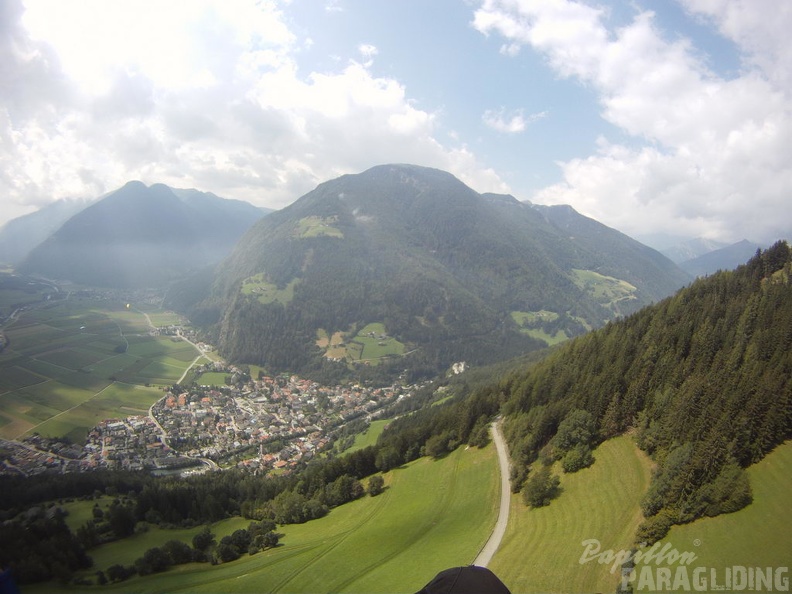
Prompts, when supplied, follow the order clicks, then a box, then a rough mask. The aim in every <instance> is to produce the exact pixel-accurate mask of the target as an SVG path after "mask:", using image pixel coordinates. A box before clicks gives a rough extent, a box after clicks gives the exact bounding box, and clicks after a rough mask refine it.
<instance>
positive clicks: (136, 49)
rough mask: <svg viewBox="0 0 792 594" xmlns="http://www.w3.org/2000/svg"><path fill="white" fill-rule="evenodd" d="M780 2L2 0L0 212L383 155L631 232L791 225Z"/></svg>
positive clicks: (269, 200) (269, 181) (245, 191)
mask: <svg viewBox="0 0 792 594" xmlns="http://www.w3.org/2000/svg"><path fill="white" fill-rule="evenodd" d="M791 30H792V2H788V1H787V0H783V1H781V2H779V1H778V0H678V1H672V0H668V1H663V2H658V1H657V0H631V1H627V0H618V1H617V0H613V1H609V0H602V1H596V0H591V1H573V0H291V1H282V2H275V1H268V0H257V1H253V0H250V1H248V0H134V1H132V0H0V224H2V223H4V222H6V221H7V220H9V219H11V218H14V217H17V216H20V215H22V214H25V213H27V212H31V211H34V210H36V209H37V208H40V207H41V206H43V205H45V204H47V203H49V202H51V201H53V200H56V199H60V198H93V197H97V196H100V195H102V194H104V193H107V192H110V191H112V190H115V189H117V188H118V187H120V186H122V185H123V184H124V183H126V182H127V181H129V180H132V179H139V180H141V181H143V182H145V183H147V184H152V183H165V184H168V185H170V186H172V187H179V188H197V189H199V190H203V191H210V192H214V193H215V194H218V195H220V196H223V197H226V198H237V199H242V200H247V201H249V202H252V203H254V204H256V205H259V206H267V207H270V208H282V207H284V206H286V205H288V204H289V203H291V202H293V201H294V200H296V199H297V198H299V197H300V196H301V195H303V194H305V193H306V192H308V191H310V190H311V189H313V188H314V187H315V186H316V185H317V184H319V183H321V182H323V181H326V180H328V179H332V178H335V177H338V176H339V175H343V174H346V173H358V172H361V171H364V170H366V169H368V168H370V167H373V166H375V165H380V164H383V163H414V164H418V165H425V166H429V167H437V168H440V169H444V170H446V171H449V172H451V173H453V174H454V175H456V176H457V177H459V178H460V179H461V180H462V181H464V182H465V183H467V184H468V185H469V186H471V187H472V188H473V189H475V190H477V191H479V192H499V193H510V194H512V195H514V196H515V197H516V198H518V199H520V200H530V201H531V202H534V203H538V204H570V205H572V206H573V207H574V208H575V209H576V210H578V211H579V212H580V213H582V214H584V215H586V216H590V217H592V218H594V219H596V220H598V221H600V222H602V223H604V224H606V225H608V226H610V227H613V228H615V229H618V230H620V231H622V232H624V233H627V234H629V235H632V236H633V237H646V236H648V235H649V234H672V235H674V236H684V237H705V238H708V239H712V240H719V241H724V242H733V241H738V240H741V239H744V238H746V239H750V240H752V241H757V242H760V243H770V242H772V241H774V240H776V239H779V238H790V237H792V208H790V207H791V206H792V36H790V35H789V34H788V31H791Z"/></svg>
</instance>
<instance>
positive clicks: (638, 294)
mask: <svg viewBox="0 0 792 594" xmlns="http://www.w3.org/2000/svg"><path fill="white" fill-rule="evenodd" d="M689 280H690V277H688V276H687V275H686V274H685V273H684V272H683V271H681V270H680V269H679V268H677V267H676V266H675V265H674V264H673V263H672V262H671V261H670V260H668V259H667V258H666V257H665V256H663V255H661V254H660V253H658V252H657V251H655V250H653V249H651V248H648V247H646V246H644V245H642V244H640V243H638V242H637V241H634V240H632V239H630V238H629V237H627V236H626V235H623V234H622V233H619V232H618V231H615V230H613V229H610V228H608V227H606V226H604V225H602V224H600V223H597V222H596V221H594V220H592V219H589V218H586V217H584V216H582V215H580V214H579V213H577V212H575V211H574V210H573V209H572V208H571V207H568V206H553V207H545V206H535V205H532V204H526V203H522V202H520V201H518V200H517V199H515V198H514V197H512V196H506V195H497V194H479V193H477V192H475V191H474V190H472V189H471V188H469V187H467V186H466V185H464V184H463V183H462V182H461V181H459V180H458V179H457V178H455V177H454V176H452V175H451V174H449V173H446V172H443V171H439V170H436V169H429V168H425V167H418V166H414V165H383V166H378V167H374V168H372V169H369V170H368V171H365V172H363V173H361V174H357V175H345V176H342V177H340V178H338V179H335V180H331V181H328V182H325V183H323V184H321V185H319V186H318V187H317V188H316V189H315V190H313V191H311V192H309V193H308V194H306V195H305V196H303V197H301V198H299V199H298V200H297V201H295V202H294V203H292V204H291V205H290V206H288V207H286V208H284V209H283V210H280V211H278V212H275V213H272V214H270V215H269V216H267V217H266V218H264V219H262V220H260V221H259V222H258V223H257V224H256V225H255V226H254V227H252V228H251V229H250V230H249V231H248V232H247V233H246V234H245V235H244V236H243V238H242V239H241V240H240V242H239V243H238V245H237V246H236V248H235V249H234V251H233V253H232V254H231V255H230V256H229V257H228V259H226V260H225V261H224V262H223V263H222V264H221V265H220V266H218V267H217V269H216V273H215V274H214V276H213V277H212V278H211V279H208V280H207V282H206V292H205V294H204V295H203V296H202V298H199V296H198V295H196V294H195V293H194V292H192V293H193V294H192V295H191V296H190V299H188V300H191V301H192V302H191V303H187V302H185V301H182V302H181V303H175V305H180V306H182V307H188V308H189V309H190V312H191V316H192V317H193V319H200V320H201V321H202V322H204V323H207V324H213V328H214V330H213V331H214V334H215V336H214V339H215V340H216V341H217V342H218V343H219V346H220V349H221V351H222V352H223V353H224V354H225V355H226V356H227V357H228V358H230V359H231V360H236V361H244V362H248V363H259V364H263V365H266V366H268V367H269V368H270V369H274V370H278V369H291V370H294V371H301V372H305V371H306V370H307V369H311V368H314V369H315V368H317V367H322V366H326V365H327V364H328V363H329V362H331V361H334V362H335V364H340V365H342V366H345V365H346V364H348V363H354V362H356V361H357V362H359V363H364V364H367V365H375V364H383V363H384V364H386V365H387V364H388V363H393V364H394V366H395V367H397V368H404V367H406V366H407V365H406V364H405V362H404V359H403V358H402V357H400V355H402V354H405V353H411V354H410V358H411V359H410V360H411V361H412V366H413V367H415V366H418V367H422V368H425V369H426V370H427V371H431V372H436V371H437V370H438V369H442V368H443V367H444V366H447V365H449V364H450V363H451V362H453V361H460V360H465V361H468V362H470V363H484V362H490V361H495V360H502V359H503V358H505V357H508V356H512V355H516V354H519V353H523V352H525V351H527V350H531V349H536V348H540V347H545V346H547V344H548V343H552V342H555V341H558V340H562V339H564V338H567V337H570V336H574V335H577V334H581V333H583V332H585V331H587V330H589V329H591V328H596V327H599V326H602V325H603V324H604V323H606V322H607V321H608V320H611V319H613V318H614V317H617V316H620V315H624V314H628V313H631V312H634V311H636V310H638V309H639V308H641V307H642V306H644V305H646V304H648V303H651V302H654V301H657V300H659V299H661V298H663V297H665V296H667V295H669V294H671V293H672V292H674V291H675V290H677V289H678V288H680V287H681V286H683V285H684V284H686V283H687V282H689ZM184 293H185V292H183V293H182V295H184ZM370 324H377V325H376V326H373V327H369V329H368V330H367V333H368V334H370V336H368V335H367V336H361V335H360V332H361V331H362V330H363V329H364V328H366V327H367V325H370ZM375 335H376V336H375ZM372 338H373V339H375V342H376V343H377V346H378V347H380V349H379V351H378V349H377V348H373V346H372V348H370V349H369V350H370V352H371V353H372V355H371V356H368V357H367V356H366V355H365V348H366V345H367V344H368V341H369V340H371V339H372ZM369 346H371V345H369ZM361 349H363V351H364V353H362V354H361V352H360V351H361ZM378 352H379V353H380V354H379V356H375V355H374V354H376V353H378Z"/></svg>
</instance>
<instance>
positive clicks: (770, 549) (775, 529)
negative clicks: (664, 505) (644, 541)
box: [663, 441, 792, 575]
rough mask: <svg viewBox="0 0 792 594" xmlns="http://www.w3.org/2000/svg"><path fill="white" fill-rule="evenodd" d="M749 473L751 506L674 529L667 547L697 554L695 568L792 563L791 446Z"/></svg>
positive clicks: (666, 539) (778, 565)
mask: <svg viewBox="0 0 792 594" xmlns="http://www.w3.org/2000/svg"><path fill="white" fill-rule="evenodd" d="M748 474H749V476H750V480H751V488H752V489H753V497H754V500H753V503H752V504H751V505H749V506H748V507H746V508H744V509H741V510H740V511H738V512H735V513H733V514H726V515H722V516H718V517H715V518H703V519H700V520H697V521H695V522H693V523H691V524H687V525H685V526H675V527H674V528H672V529H671V532H669V534H668V536H667V537H666V538H664V539H663V542H664V543H671V544H672V546H673V547H674V548H675V549H677V550H678V551H679V552H686V551H691V552H693V553H695V554H696V556H697V557H698V559H696V561H695V562H694V563H693V564H692V565H691V566H692V567H711V568H712V567H714V568H725V567H731V566H735V565H742V566H744V567H749V566H750V567H788V566H789V565H790V563H792V538H790V533H789V529H790V521H789V503H790V493H792V441H788V442H786V443H784V444H783V445H781V446H779V447H777V448H776V449H775V450H774V451H773V452H771V453H770V454H769V455H768V456H766V457H765V459H764V460H762V461H761V462H759V463H757V464H754V465H753V466H752V467H751V468H749V469H748ZM719 575H723V572H722V571H720V572H719Z"/></svg>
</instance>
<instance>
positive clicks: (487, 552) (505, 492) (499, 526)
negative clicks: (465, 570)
mask: <svg viewBox="0 0 792 594" xmlns="http://www.w3.org/2000/svg"><path fill="white" fill-rule="evenodd" d="M492 440H493V441H494V442H495V448H496V450H497V451H498V463H499V464H500V475H501V497H500V510H499V511H498V521H497V522H495V528H494V529H493V530H492V534H491V535H490V537H489V540H488V541H487V543H486V544H485V545H484V547H483V548H482V549H481V552H480V553H479V554H478V556H477V557H476V559H475V561H473V565H478V566H479V567H487V565H489V562H490V561H491V560H492V557H493V555H495V552H496V551H497V550H498V547H500V544H501V540H503V535H504V534H505V533H506V526H507V524H508V523H509V506H510V503H511V488H510V486H509V451H508V449H507V448H506V442H505V441H504V440H503V435H502V434H501V431H500V421H495V422H494V423H492Z"/></svg>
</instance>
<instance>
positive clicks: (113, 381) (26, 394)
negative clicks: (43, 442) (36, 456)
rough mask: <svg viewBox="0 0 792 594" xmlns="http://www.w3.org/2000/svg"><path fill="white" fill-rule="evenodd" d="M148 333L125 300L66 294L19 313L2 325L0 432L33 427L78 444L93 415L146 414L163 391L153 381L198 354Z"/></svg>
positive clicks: (17, 433)
mask: <svg viewBox="0 0 792 594" xmlns="http://www.w3.org/2000/svg"><path fill="white" fill-rule="evenodd" d="M149 315H150V316H152V315H153V316H155V317H156V316H157V315H158V314H157V313H150V314H149ZM160 315H162V320H167V319H173V314H171V313H170V312H160ZM162 320H158V321H162ZM149 331H150V326H149V324H148V321H147V320H146V317H145V315H143V313H142V312H141V311H139V310H137V309H136V308H133V307H127V306H126V304H124V303H117V304H113V303H108V302H104V303H97V302H96V301H93V300H81V299H78V298H76V297H72V298H70V299H68V300H60V301H57V302H52V303H45V304H43V305H42V306H41V307H38V308H36V309H32V310H30V311H27V312H24V313H23V314H22V315H21V316H20V317H19V318H18V319H16V320H15V321H14V322H13V323H10V324H9V325H8V326H7V327H6V328H5V333H6V335H7V337H8V339H9V341H10V343H9V345H8V347H7V348H6V349H5V350H4V351H3V352H2V353H0V437H4V438H9V439H13V438H18V437H21V436H23V435H24V434H26V433H31V432H33V431H36V432H38V433H40V434H42V435H46V436H52V437H60V436H64V435H65V436H68V437H69V438H71V439H72V440H74V441H76V442H81V441H83V440H84V439H85V434H86V432H87V431H88V430H89V429H90V428H91V427H93V426H94V425H96V423H97V422H98V421H101V420H103V419H107V418H116V417H123V416H128V415H130V414H145V413H146V411H147V410H148V407H149V406H150V405H151V404H152V403H153V402H155V401H156V400H158V399H159V398H161V397H162V390H161V389H159V388H157V386H166V385H170V384H173V383H175V382H176V381H178V380H179V378H181V376H182V374H183V373H184V371H185V370H186V369H187V368H188V367H189V366H190V365H191V364H192V362H193V361H194V360H195V358H196V357H197V356H198V355H199V353H197V352H196V350H195V348H194V347H193V346H192V345H190V344H189V343H187V342H185V341H182V340H180V339H178V338H175V337H168V336H151V335H149Z"/></svg>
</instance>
